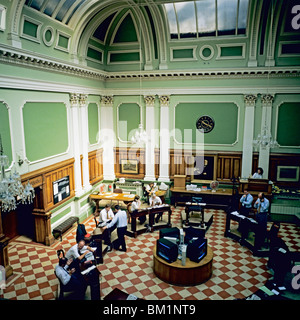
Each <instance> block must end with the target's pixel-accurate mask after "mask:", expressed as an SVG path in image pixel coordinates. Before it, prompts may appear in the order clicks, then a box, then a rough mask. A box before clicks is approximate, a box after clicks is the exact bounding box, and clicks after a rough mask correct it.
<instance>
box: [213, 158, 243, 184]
mask: <svg viewBox="0 0 300 320" xmlns="http://www.w3.org/2000/svg"><path fill="white" fill-rule="evenodd" d="M241 171H242V154H241V153H230V154H223V153H219V154H217V176H216V179H217V180H220V181H224V182H225V181H227V182H230V181H231V179H232V177H235V178H239V177H240V176H241Z"/></svg>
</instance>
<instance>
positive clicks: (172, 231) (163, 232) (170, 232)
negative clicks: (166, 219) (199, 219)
mask: <svg viewBox="0 0 300 320" xmlns="http://www.w3.org/2000/svg"><path fill="white" fill-rule="evenodd" d="M179 234H180V231H179V229H178V228H177V227H174V228H163V229H160V230H159V237H160V238H163V237H172V238H178V239H179Z"/></svg>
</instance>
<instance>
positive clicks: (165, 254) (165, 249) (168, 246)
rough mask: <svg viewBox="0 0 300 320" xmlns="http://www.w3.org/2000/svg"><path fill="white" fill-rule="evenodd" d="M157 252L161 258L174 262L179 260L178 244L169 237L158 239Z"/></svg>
mask: <svg viewBox="0 0 300 320" xmlns="http://www.w3.org/2000/svg"><path fill="white" fill-rule="evenodd" d="M156 253H157V255H158V256H159V257H160V258H162V259H164V260H165V261H167V262H169V263H172V262H174V261H176V260H177V256H178V246H177V244H175V243H173V242H171V241H169V240H167V239H164V238H161V239H158V240H157V241H156Z"/></svg>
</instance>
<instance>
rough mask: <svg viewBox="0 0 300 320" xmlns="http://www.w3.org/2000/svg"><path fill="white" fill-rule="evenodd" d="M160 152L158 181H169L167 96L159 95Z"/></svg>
mask: <svg viewBox="0 0 300 320" xmlns="http://www.w3.org/2000/svg"><path fill="white" fill-rule="evenodd" d="M159 101H160V132H159V136H160V152H159V160H160V162H159V178H158V181H170V177H169V163H170V128H169V103H170V97H169V96H160V97H159Z"/></svg>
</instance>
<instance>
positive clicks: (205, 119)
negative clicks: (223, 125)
mask: <svg viewBox="0 0 300 320" xmlns="http://www.w3.org/2000/svg"><path fill="white" fill-rule="evenodd" d="M214 126H215V121H214V119H213V118H212V117H210V116H202V117H200V118H199V119H198V120H197V122H196V127H197V129H198V130H200V131H202V132H204V133H208V132H211V131H212V129H213V128H214Z"/></svg>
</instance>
